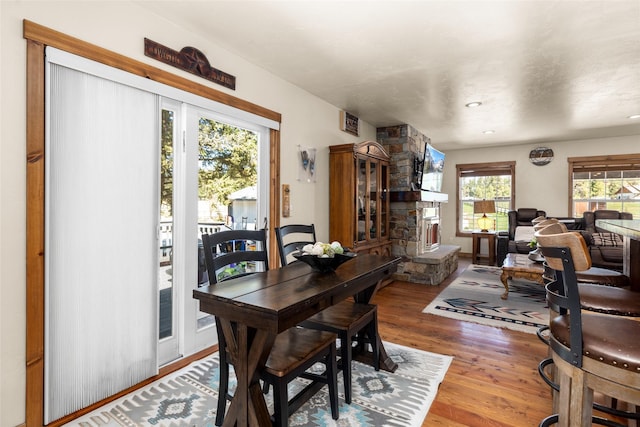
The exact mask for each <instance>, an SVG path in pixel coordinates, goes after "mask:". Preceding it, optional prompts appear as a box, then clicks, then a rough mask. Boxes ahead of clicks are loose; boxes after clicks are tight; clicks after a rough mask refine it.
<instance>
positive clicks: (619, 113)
mask: <svg viewBox="0 0 640 427" xmlns="http://www.w3.org/2000/svg"><path fill="white" fill-rule="evenodd" d="M137 3H138V4H139V5H141V6H142V7H144V8H146V9H148V10H149V11H151V12H154V13H157V14H158V15H161V16H163V17H165V18H167V19H169V20H171V21H172V22H174V23H176V24H177V25H179V26H182V27H184V28H187V29H189V30H190V31H193V32H195V33H198V34H200V35H202V36H204V37H206V38H207V39H210V40H212V41H214V42H215V43H217V44H219V45H221V46H223V47H224V48H226V49H228V50H229V51H231V52H233V53H235V54H237V55H239V56H241V57H243V58H245V59H247V60H248V61H250V62H252V63H254V64H256V65H258V66H260V67H262V68H264V69H266V70H269V71H270V72H272V73H273V74H275V75H278V76H280V77H281V78H283V79H285V80H287V81H289V82H291V83H293V84H295V85H296V86H299V87H301V88H303V89H305V90H307V91H308V92H310V93H312V94H314V95H316V96H318V97H320V98H322V99H324V100H326V101H327V102H329V103H331V104H333V105H335V106H337V107H339V108H341V109H344V110H346V111H348V112H350V113H352V114H354V115H356V116H358V117H359V118H360V119H362V120H364V121H366V122H368V123H370V124H372V125H374V126H376V127H381V126H389V125H397V124H403V123H407V124H409V125H411V126H413V127H414V128H416V129H417V130H419V131H420V132H422V133H424V134H425V135H427V136H429V137H430V138H431V141H432V143H433V145H434V146H436V147H437V148H439V149H442V150H452V149H461V148H471V147H487V146H496V145H511V144H531V143H543V142H550V141H562V140H572V139H585V138H599V137H607V136H623V135H640V119H635V120H630V119H628V118H627V117H628V116H630V115H632V114H640V0H633V1H616V0H608V1H603V0H593V1H567V0H563V1H557V0H554V1H551V0H549V1H519V0H511V1H426V0H423V1H399V0H398V1H358V0H351V1H329V0H322V1H316V0H309V1H303V0H298V1H268V0H263V1H245V0H235V1H175V0H174V1H166V0H164V1H151V0H143V1H140V2H137ZM182 47H183V46H175V47H174V48H175V49H177V50H179V49H180V48H182ZM194 47H196V48H198V46H194ZM209 60H210V61H211V62H212V65H213V66H214V67H215V59H214V58H209ZM224 71H227V72H230V73H231V74H233V72H232V70H224ZM472 101H481V102H482V106H480V107H477V108H466V107H465V104H466V103H468V102H472ZM489 129H491V130H494V131H495V133H494V134H491V135H487V134H484V133H483V131H485V130H489ZM638 141H639V143H640V137H639V138H638Z"/></svg>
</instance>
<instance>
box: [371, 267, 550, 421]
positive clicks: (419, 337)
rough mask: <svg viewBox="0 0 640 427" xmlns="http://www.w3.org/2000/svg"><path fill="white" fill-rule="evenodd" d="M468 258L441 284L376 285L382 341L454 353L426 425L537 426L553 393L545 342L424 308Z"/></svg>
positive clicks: (547, 410)
mask: <svg viewBox="0 0 640 427" xmlns="http://www.w3.org/2000/svg"><path fill="white" fill-rule="evenodd" d="M470 263H471V260H470V259H469V258H466V259H465V258H461V259H460V260H459V265H458V270H457V271H456V272H455V273H454V274H452V275H451V276H449V277H448V278H447V280H446V281H445V282H443V283H442V284H440V285H438V286H430V285H421V284H415V283H409V282H398V281H396V282H392V283H391V284H389V285H388V286H386V287H384V288H382V289H380V290H379V291H378V294H377V295H376V296H375V297H374V300H373V302H374V303H376V304H378V322H379V332H380V335H381V336H382V339H383V340H386V341H391V342H394V343H397V344H401V345H405V346H408V347H414V348H419V349H421V350H425V351H430V352H434V353H440V354H447V355H451V356H453V362H452V364H451V367H450V368H449V370H448V371H447V374H446V376H445V379H444V381H443V382H442V384H441V386H440V389H439V391H438V395H437V397H436V399H435V401H434V402H433V404H432V405H431V409H430V410H429V414H428V415H427V418H426V419H425V421H424V423H423V426H447V427H454V426H493V427H498V426H504V427H507V426H508V427H515V426H523V427H524V426H527V427H529V426H537V425H538V423H539V422H540V421H541V420H542V419H543V418H544V417H546V416H547V415H550V414H551V411H552V409H551V393H550V388H549V386H547V385H546V384H545V383H544V382H543V381H542V379H541V378H540V376H539V375H538V371H537V367H538V362H539V361H540V360H541V359H543V358H544V357H546V355H547V346H546V345H545V344H544V343H542V342H541V341H540V340H539V339H538V337H536V335H534V334H528V333H524V332H516V331H511V330H508V329H501V328H494V327H489V326H483V325H478V324H474V323H469V322H462V321H458V320H453V319H448V318H444V317H440V316H435V315H433V314H425V313H422V310H423V309H424V308H425V307H426V306H427V305H428V304H429V303H430V302H431V301H432V300H433V298H434V297H435V296H436V295H438V294H439V293H440V292H441V291H442V290H443V289H444V288H445V287H446V286H447V285H448V284H449V283H451V281H453V279H455V277H457V275H458V274H460V273H461V272H462V271H464V269H465V268H466V267H467V266H468V265H469V264H470Z"/></svg>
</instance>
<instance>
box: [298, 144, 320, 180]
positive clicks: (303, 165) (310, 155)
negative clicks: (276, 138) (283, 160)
mask: <svg viewBox="0 0 640 427" xmlns="http://www.w3.org/2000/svg"><path fill="white" fill-rule="evenodd" d="M298 181H306V182H316V149H315V148H303V147H301V146H299V145H298Z"/></svg>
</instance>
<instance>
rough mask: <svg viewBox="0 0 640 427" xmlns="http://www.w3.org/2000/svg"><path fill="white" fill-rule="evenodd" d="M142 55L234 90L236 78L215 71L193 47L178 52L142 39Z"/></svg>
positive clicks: (202, 54) (205, 58)
mask: <svg viewBox="0 0 640 427" xmlns="http://www.w3.org/2000/svg"><path fill="white" fill-rule="evenodd" d="M144 54H145V56H148V57H149V58H153V59H157V60H158V61H160V62H164V63H165V64H169V65H171V66H173V67H176V68H179V69H181V70H184V71H186V72H188V73H191V74H195V75H196V76H199V77H202V78H203V79H207V80H210V81H212V82H214V83H217V84H219V85H221V86H224V87H226V88H229V89H232V90H236V78H235V76H232V75H231V74H227V73H225V72H224V71H220V70H217V69H215V68H213V67H212V66H211V65H210V64H209V60H208V59H207V57H206V56H205V55H204V53H202V52H200V51H199V50H198V49H196V48H195V47H189V46H187V47H183V48H182V50H180V52H178V51H176V50H173V49H171V48H168V47H166V46H163V45H161V44H160V43H156V42H154V41H152V40H149V39H148V38H146V37H145V39H144Z"/></svg>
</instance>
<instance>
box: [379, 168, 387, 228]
mask: <svg viewBox="0 0 640 427" xmlns="http://www.w3.org/2000/svg"><path fill="white" fill-rule="evenodd" d="M388 187H389V166H388V165H386V164H384V163H381V164H380V198H379V199H380V201H379V206H380V215H379V217H380V238H382V239H384V238H386V237H387V234H388V233H389V230H388V226H387V225H388V224H389V188H388Z"/></svg>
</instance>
